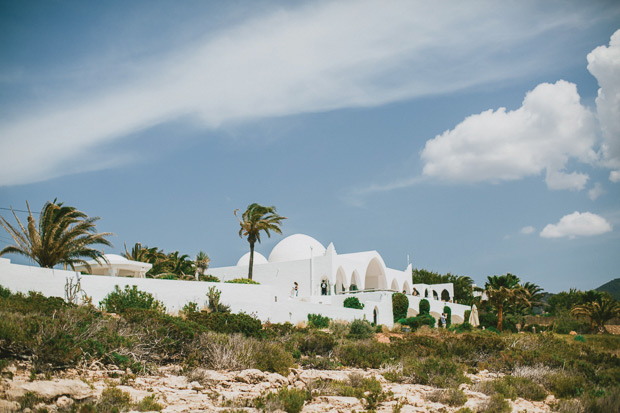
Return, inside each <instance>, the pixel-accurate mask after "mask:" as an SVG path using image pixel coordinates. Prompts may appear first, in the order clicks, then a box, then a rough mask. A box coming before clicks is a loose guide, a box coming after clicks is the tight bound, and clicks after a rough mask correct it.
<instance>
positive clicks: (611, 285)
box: [596, 278, 620, 300]
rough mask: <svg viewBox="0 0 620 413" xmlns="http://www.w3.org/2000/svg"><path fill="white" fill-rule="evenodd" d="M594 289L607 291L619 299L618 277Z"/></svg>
mask: <svg viewBox="0 0 620 413" xmlns="http://www.w3.org/2000/svg"><path fill="white" fill-rule="evenodd" d="M596 291H601V292H602V291H604V292H608V293H609V294H611V296H612V297H614V298H615V299H616V300H620V278H616V279H615V280H611V281H609V282H608V283H605V284H603V285H601V286H600V287H598V288H597V289H596Z"/></svg>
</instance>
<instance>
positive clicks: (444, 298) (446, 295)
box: [441, 290, 450, 302]
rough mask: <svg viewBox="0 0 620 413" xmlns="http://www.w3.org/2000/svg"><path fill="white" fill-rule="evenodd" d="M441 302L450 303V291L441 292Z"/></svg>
mask: <svg viewBox="0 0 620 413" xmlns="http://www.w3.org/2000/svg"><path fill="white" fill-rule="evenodd" d="M441 301H445V302H448V301H450V293H449V292H448V290H443V291H442V292H441Z"/></svg>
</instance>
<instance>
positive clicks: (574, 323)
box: [552, 314, 590, 334]
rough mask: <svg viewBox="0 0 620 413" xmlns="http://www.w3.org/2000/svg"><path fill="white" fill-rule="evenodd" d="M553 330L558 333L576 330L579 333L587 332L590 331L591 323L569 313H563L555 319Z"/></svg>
mask: <svg viewBox="0 0 620 413" xmlns="http://www.w3.org/2000/svg"><path fill="white" fill-rule="evenodd" d="M552 330H553V332H554V333H557V334H568V333H570V332H571V331H575V332H577V333H579V334H586V333H588V332H589V331H590V325H589V324H588V323H587V322H585V321H583V320H577V319H575V318H573V317H571V316H570V315H568V314H562V315H560V316H558V317H556V319H555V320H554V321H553V326H552Z"/></svg>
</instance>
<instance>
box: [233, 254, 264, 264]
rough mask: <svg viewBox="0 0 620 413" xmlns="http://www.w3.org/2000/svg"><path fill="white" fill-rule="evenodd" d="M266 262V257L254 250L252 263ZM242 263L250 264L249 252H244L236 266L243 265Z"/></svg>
mask: <svg viewBox="0 0 620 413" xmlns="http://www.w3.org/2000/svg"><path fill="white" fill-rule="evenodd" d="M257 264H267V258H265V256H264V255H263V254H261V253H260V252H256V251H254V265H257ZM244 265H250V252H249V251H248V252H246V253H245V254H244V255H243V256H242V257H241V258H239V261H237V267H243V266H244Z"/></svg>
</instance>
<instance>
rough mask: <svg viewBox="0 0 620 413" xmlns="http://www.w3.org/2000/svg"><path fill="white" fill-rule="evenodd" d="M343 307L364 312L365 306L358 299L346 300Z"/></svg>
mask: <svg viewBox="0 0 620 413" xmlns="http://www.w3.org/2000/svg"><path fill="white" fill-rule="evenodd" d="M343 305H344V306H345V307H346V308H355V309H357V310H362V309H363V308H364V304H362V303H360V300H359V298H357V297H347V298H345V299H344V303H343Z"/></svg>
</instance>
